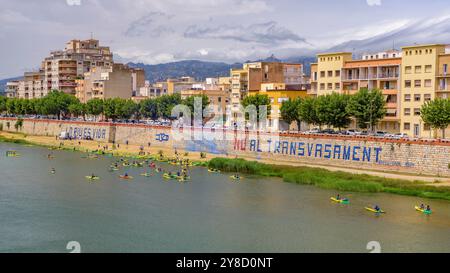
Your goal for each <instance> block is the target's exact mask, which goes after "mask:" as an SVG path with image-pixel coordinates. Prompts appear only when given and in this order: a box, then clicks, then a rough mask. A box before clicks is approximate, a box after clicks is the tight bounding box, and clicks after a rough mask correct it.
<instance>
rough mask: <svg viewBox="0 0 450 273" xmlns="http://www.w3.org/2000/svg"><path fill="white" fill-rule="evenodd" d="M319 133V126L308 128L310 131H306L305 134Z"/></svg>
mask: <svg viewBox="0 0 450 273" xmlns="http://www.w3.org/2000/svg"><path fill="white" fill-rule="evenodd" d="M318 133H320V130H319V128H314V129H311V130H308V131H306V132H305V134H308V135H310V134H318Z"/></svg>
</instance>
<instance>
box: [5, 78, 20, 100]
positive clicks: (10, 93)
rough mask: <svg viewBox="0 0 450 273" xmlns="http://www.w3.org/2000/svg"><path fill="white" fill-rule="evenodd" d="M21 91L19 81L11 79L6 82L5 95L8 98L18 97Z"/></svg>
mask: <svg viewBox="0 0 450 273" xmlns="http://www.w3.org/2000/svg"><path fill="white" fill-rule="evenodd" d="M18 91H19V81H11V82H7V83H6V89H5V96H6V97H7V98H17V97H18Z"/></svg>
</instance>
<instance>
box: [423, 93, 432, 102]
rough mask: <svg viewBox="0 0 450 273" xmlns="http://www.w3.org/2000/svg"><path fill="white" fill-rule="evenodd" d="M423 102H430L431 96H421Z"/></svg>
mask: <svg viewBox="0 0 450 273" xmlns="http://www.w3.org/2000/svg"><path fill="white" fill-rule="evenodd" d="M423 100H424V101H430V100H431V94H425V95H423Z"/></svg>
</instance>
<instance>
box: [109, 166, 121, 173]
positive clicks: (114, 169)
mask: <svg viewBox="0 0 450 273" xmlns="http://www.w3.org/2000/svg"><path fill="white" fill-rule="evenodd" d="M118 170H119V168H115V167H114V168H111V169H110V171H112V172H114V171H118Z"/></svg>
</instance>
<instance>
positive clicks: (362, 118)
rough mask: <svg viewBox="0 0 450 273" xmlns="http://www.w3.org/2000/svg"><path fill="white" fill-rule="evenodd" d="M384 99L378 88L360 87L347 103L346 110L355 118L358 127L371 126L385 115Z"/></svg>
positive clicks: (372, 127)
mask: <svg viewBox="0 0 450 273" xmlns="http://www.w3.org/2000/svg"><path fill="white" fill-rule="evenodd" d="M385 106H386V101H385V99H384V96H383V94H382V93H381V91H380V90H378V89H372V90H370V91H369V90H368V89H367V88H362V89H360V90H359V91H358V92H357V93H356V94H355V95H353V96H352V97H351V99H350V101H349V104H348V108H347V110H348V112H349V113H350V114H351V115H353V116H354V117H355V118H356V122H357V124H358V127H360V128H362V129H366V128H369V127H370V128H371V129H372V131H373V129H374V127H375V125H376V124H377V123H378V122H379V121H380V120H381V119H383V118H384V116H385V115H386V108H385Z"/></svg>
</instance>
